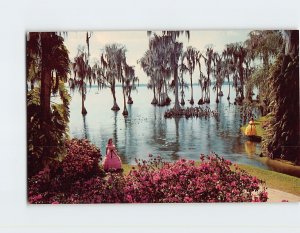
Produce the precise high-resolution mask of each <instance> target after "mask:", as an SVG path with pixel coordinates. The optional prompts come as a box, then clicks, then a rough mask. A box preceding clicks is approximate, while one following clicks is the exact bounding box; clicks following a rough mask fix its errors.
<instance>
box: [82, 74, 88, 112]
mask: <svg viewBox="0 0 300 233" xmlns="http://www.w3.org/2000/svg"><path fill="white" fill-rule="evenodd" d="M84 101H85V93H84V81H83V78H81V114H82V115H86V114H87V111H86V109H85V107H84Z"/></svg>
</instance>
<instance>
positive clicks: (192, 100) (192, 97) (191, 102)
mask: <svg viewBox="0 0 300 233" xmlns="http://www.w3.org/2000/svg"><path fill="white" fill-rule="evenodd" d="M190 80H191V100H190V104H191V105H193V104H194V95H193V77H192V73H190Z"/></svg>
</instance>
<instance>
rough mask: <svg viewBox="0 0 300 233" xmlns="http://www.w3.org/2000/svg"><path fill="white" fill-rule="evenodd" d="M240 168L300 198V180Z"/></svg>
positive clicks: (130, 166) (266, 171)
mask: <svg viewBox="0 0 300 233" xmlns="http://www.w3.org/2000/svg"><path fill="white" fill-rule="evenodd" d="M198 164H199V162H198V163H197V162H196V165H198ZM238 166H239V167H240V168H241V169H243V170H245V171H246V172H248V173H249V174H250V175H252V176H256V177H257V178H258V179H261V180H263V181H265V182H266V185H267V187H269V188H274V189H278V190H281V191H284V192H288V193H292V194H295V195H298V196H300V178H297V177H294V176H289V175H285V174H283V173H279V172H274V171H269V170H265V169H260V168H257V167H254V166H250V165H245V164H239V165H238ZM132 167H134V165H129V164H123V169H124V171H123V172H124V174H128V173H129V171H130V170H131V168H132Z"/></svg>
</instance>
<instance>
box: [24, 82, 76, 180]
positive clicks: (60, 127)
mask: <svg viewBox="0 0 300 233" xmlns="http://www.w3.org/2000/svg"><path fill="white" fill-rule="evenodd" d="M58 92H59V95H60V97H61V100H62V103H60V104H58V103H53V104H52V105H51V118H50V119H51V120H50V121H49V122H44V121H42V120H41V111H40V98H39V96H40V88H34V89H33V90H30V91H29V92H28V94H27V143H28V144H27V156H28V157H27V159H28V160H27V162H28V175H29V176H31V175H33V174H35V173H36V172H37V171H39V170H40V168H41V167H42V166H43V163H44V162H45V159H46V160H49V159H53V158H57V157H58V156H61V155H62V154H64V152H65V149H64V148H65V146H64V145H65V140H66V139H67V138H68V122H69V107H68V106H69V103H70V100H71V97H70V95H69V94H68V92H67V90H66V89H65V87H64V83H63V82H60V84H59V87H58ZM44 148H48V150H47V151H48V153H49V154H48V155H47V158H43V150H44Z"/></svg>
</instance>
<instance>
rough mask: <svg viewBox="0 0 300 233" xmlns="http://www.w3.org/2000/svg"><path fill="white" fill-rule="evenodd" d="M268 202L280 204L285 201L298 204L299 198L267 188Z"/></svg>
mask: <svg viewBox="0 0 300 233" xmlns="http://www.w3.org/2000/svg"><path fill="white" fill-rule="evenodd" d="M267 192H268V194H269V195H268V196H269V199H268V202H282V200H287V201H289V202H300V196H297V195H294V194H291V193H287V192H283V191H280V190H278V189H272V188H268V189H267Z"/></svg>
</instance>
